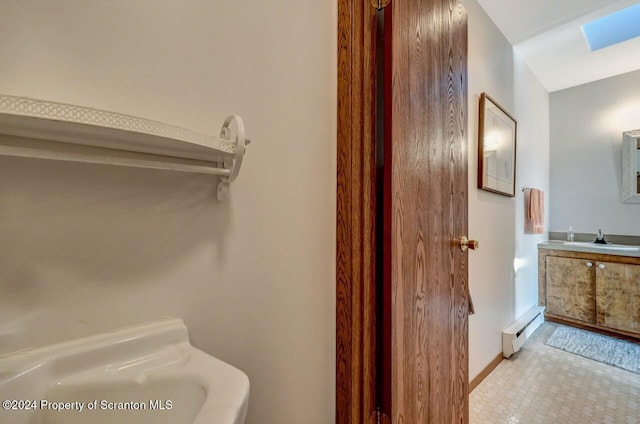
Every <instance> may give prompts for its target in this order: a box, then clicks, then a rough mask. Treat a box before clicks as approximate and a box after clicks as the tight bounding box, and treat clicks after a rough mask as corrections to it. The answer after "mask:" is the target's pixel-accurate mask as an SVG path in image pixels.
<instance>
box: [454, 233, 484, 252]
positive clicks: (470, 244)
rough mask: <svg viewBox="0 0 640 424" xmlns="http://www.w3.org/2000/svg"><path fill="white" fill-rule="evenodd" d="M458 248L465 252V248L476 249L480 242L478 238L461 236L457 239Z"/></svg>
mask: <svg viewBox="0 0 640 424" xmlns="http://www.w3.org/2000/svg"><path fill="white" fill-rule="evenodd" d="M458 244H459V245H460V250H462V251H463V252H466V251H467V249H471V250H478V249H479V248H480V242H479V241H478V240H469V239H468V238H467V237H466V236H462V237H460V238H459V239H458Z"/></svg>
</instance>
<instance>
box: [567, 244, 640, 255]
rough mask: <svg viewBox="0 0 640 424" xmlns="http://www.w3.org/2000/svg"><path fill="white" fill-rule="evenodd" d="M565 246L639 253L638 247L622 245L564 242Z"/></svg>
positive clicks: (639, 248)
mask: <svg viewBox="0 0 640 424" xmlns="http://www.w3.org/2000/svg"><path fill="white" fill-rule="evenodd" d="M564 245H565V246H575V247H586V248H591V249H606V250H624V251H629V252H637V251H640V247H638V246H627V245H624V244H595V243H593V242H587V241H566V242H565V243H564Z"/></svg>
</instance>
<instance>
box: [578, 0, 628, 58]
mask: <svg viewBox="0 0 640 424" xmlns="http://www.w3.org/2000/svg"><path fill="white" fill-rule="evenodd" d="M582 32H583V33H584V37H585V38H586V39H587V43H588V44H589V49H590V50H591V51H592V52H593V51H596V50H599V49H603V48H605V47H609V46H612V45H614V44H618V43H622V42H623V41H627V40H630V39H632V38H635V37H638V36H640V3H639V4H636V5H634V6H631V7H627V8H626V9H622V10H619V11H617V12H615V13H612V14H610V15H607V16H603V17H602V18H598V19H596V20H595V21H591V22H589V23H586V24H584V25H582Z"/></svg>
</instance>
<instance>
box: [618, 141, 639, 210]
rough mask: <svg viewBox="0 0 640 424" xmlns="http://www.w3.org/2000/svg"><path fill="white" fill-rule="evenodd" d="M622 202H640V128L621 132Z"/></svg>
mask: <svg viewBox="0 0 640 424" xmlns="http://www.w3.org/2000/svg"><path fill="white" fill-rule="evenodd" d="M621 197H622V202H623V203H640V130H634V131H627V132H624V133H623V139H622V196H621Z"/></svg>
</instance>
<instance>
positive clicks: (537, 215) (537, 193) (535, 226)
mask: <svg viewBox="0 0 640 424" xmlns="http://www.w3.org/2000/svg"><path fill="white" fill-rule="evenodd" d="M524 233H525V234H544V192H543V191H542V190H538V189H536V188H528V189H526V190H525V191H524Z"/></svg>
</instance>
